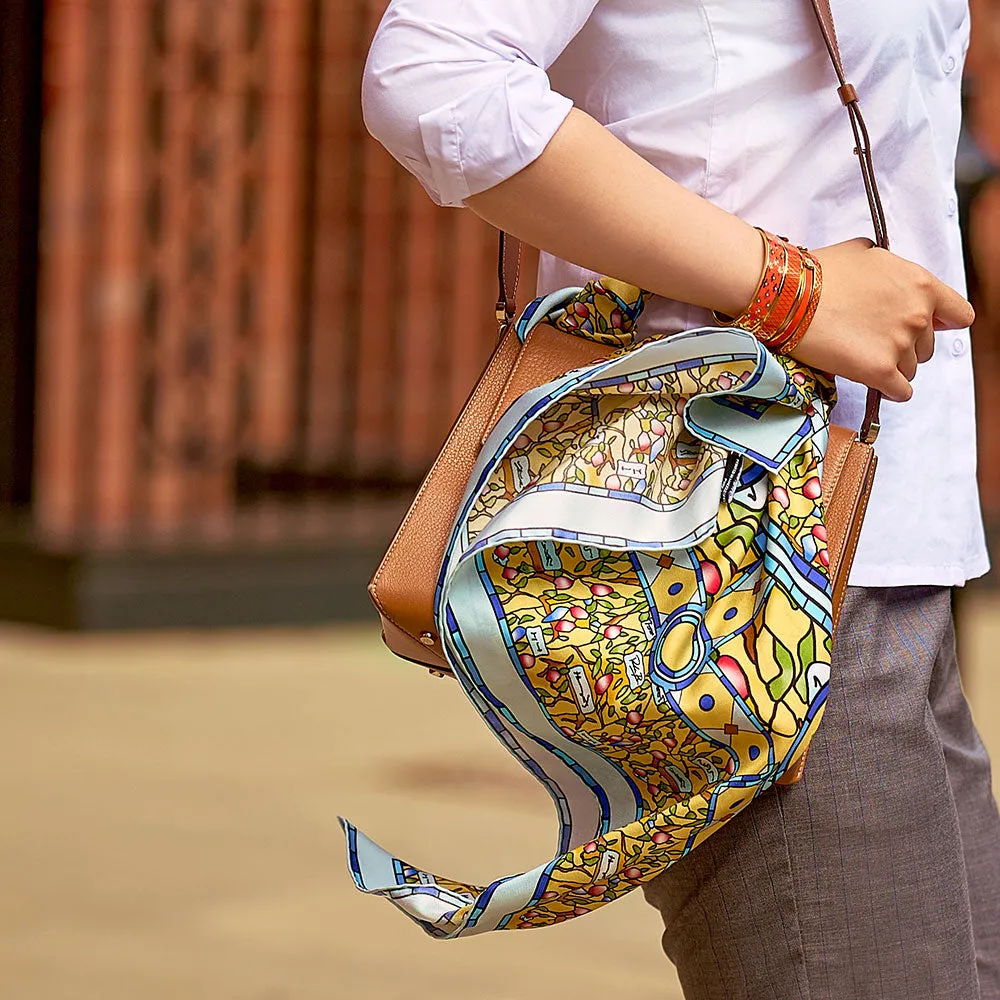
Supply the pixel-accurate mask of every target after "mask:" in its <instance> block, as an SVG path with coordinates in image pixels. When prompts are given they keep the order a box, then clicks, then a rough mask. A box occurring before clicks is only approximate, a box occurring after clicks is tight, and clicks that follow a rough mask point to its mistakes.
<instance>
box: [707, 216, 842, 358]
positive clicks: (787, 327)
mask: <svg viewBox="0 0 1000 1000" xmlns="http://www.w3.org/2000/svg"><path fill="white" fill-rule="evenodd" d="M757 232H758V233H760V235H761V239H762V240H763V241H764V248H765V258H764V269H763V271H762V272H761V276H760V281H759V282H758V283H757V290H756V291H755V292H754V294H753V298H752V299H751V300H750V305H749V306H747V308H746V311H745V312H744V313H743V314H742V315H740V316H737V317H736V318H735V319H734V318H731V317H728V316H723V315H722V314H720V313H718V312H716V313H715V319H716V322H717V323H719V324H720V325H723V326H732V327H737V328H738V329H741V330H746V331H748V332H749V333H752V334H753V335H754V336H755V337H756V338H757V339H758V340H759V341H760V342H761V343H762V344H764V346H765V347H768V348H770V349H771V350H772V351H776V352H780V353H783V354H788V353H790V352H791V351H793V350H795V348H796V347H798V345H799V343H800V342H801V340H802V338H803V337H804V336H805V335H806V331H807V330H808V329H809V324H810V323H812V321H813V317H814V316H815V315H816V308H817V306H818V305H819V297H820V293H821V292H822V290H823V268H822V266H821V265H820V262H819V261H818V260H817V259H816V257H814V256H813V255H812V254H811V253H809V251H808V250H806V249H805V247H797V246H793V245H792V244H791V243H789V241H788V240H786V239H784V238H782V237H779V236H774V235H772V234H771V233H768V232H765V231H764V230H763V229H760V228H759V227H758V228H757Z"/></svg>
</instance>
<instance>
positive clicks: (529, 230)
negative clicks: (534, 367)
mask: <svg viewBox="0 0 1000 1000" xmlns="http://www.w3.org/2000/svg"><path fill="white" fill-rule="evenodd" d="M465 204H467V205H468V206H469V207H470V208H471V209H472V210H473V211H474V212H476V214H478V215H480V216H482V217H483V218H484V219H486V220H487V221H488V222H490V223H492V224H493V225H495V226H498V227H499V228H501V229H504V230H506V231H508V232H510V233H513V234H514V235H515V236H519V237H521V239H523V240H525V241H526V242H528V243H530V244H532V245H533V246H537V247H540V248H541V249H543V250H547V251H548V252H549V253H552V254H554V255H555V256H557V257H560V258H562V259H563V260H569V261H572V262H574V263H576V264H578V265H580V266H581V267H584V268H586V269H587V270H590V271H596V272H598V273H601V274H608V275H611V276H612V277H615V278H620V279H622V280H624V281H628V282H631V283H632V284H635V285H639V286H640V287H642V288H646V289H648V290H649V291H651V292H654V293H656V294H658V295H663V296H665V297H667V298H671V299H678V300H679V301H681V302H691V303H694V304H695V305H700V306H706V307H709V308H712V309H718V310H719V311H721V312H723V313H726V314H728V315H730V316H737V315H739V314H741V313H742V312H743V311H744V310H745V309H746V307H747V305H748V303H749V301H750V299H751V297H752V296H753V294H754V291H755V290H756V288H757V283H758V281H759V280H760V274H761V270H762V267H763V263H764V250H763V244H762V242H761V239H760V237H759V236H758V234H757V233H756V232H755V231H754V229H753V228H752V227H751V226H750V225H748V224H747V223H745V222H743V221H742V220H740V219H738V218H736V216H734V215H730V214H729V213H728V212H726V211H724V210H722V209H720V208H718V207H716V206H715V205H712V204H711V203H710V202H708V201H706V200H705V199H703V198H700V197H699V196H698V195H696V194H694V193H692V192H690V191H688V190H686V189H685V188H683V187H681V186H680V185H678V184H675V183H674V182H673V181H672V180H670V178H669V177H666V176H665V175H664V174H662V173H661V172H660V171H659V170H657V169H656V168H655V167H654V166H652V164H650V163H648V162H646V161H645V160H644V159H642V157H641V156H639V155H638V154H637V153H635V152H634V151H633V150H631V149H629V148H628V147H627V146H626V145H625V144H624V143H622V142H621V141H620V140H619V139H617V138H616V137H615V136H614V135H612V134H611V133H610V132H609V131H608V130H607V129H605V128H604V127H603V126H602V125H600V124H599V123H598V122H596V121H595V120H594V119H593V118H591V117H590V116H589V115H587V114H585V113H584V112H582V111H579V110H578V109H576V108H573V109H572V110H571V111H570V113H569V115H568V117H567V118H566V119H565V120H564V122H563V124H562V125H561V126H560V128H559V129H558V130H557V131H556V133H555V135H554V136H553V137H552V139H551V140H550V141H549V143H548V145H547V146H546V147H545V149H544V150H543V151H542V153H541V155H540V156H538V157H537V159H535V160H534V161H532V162H531V163H529V164H528V166H526V167H524V168H522V169H521V170H520V171H518V172H517V173H516V174H513V175H512V176H510V177H508V178H507V179H506V180H505V181H502V182H501V183H499V184H497V185H495V186H494V187H491V188H488V189H487V190H485V191H480V192H479V193H478V194H475V195H471V196H470V197H468V198H467V199H465ZM815 255H816V257H817V258H818V259H819V260H820V262H821V264H822V270H823V285H822V288H823V291H822V295H821V297H820V300H819V308H818V309H817V311H816V315H815V318H814V319H813V321H812V323H811V324H810V326H809V328H808V330H807V331H806V333H805V336H804V338H803V339H802V340H801V341H800V342H799V344H798V346H796V347H795V348H794V349H792V351H791V353H792V354H793V355H794V356H795V357H796V358H798V359H799V360H801V361H804V362H805V363H806V364H809V365H812V366H813V367H815V368H819V369H821V370H823V371H827V372H833V373H834V374H836V375H843V376H844V377H846V378H849V379H851V380H852V381H855V382H860V383H862V384H864V385H869V386H872V387H874V388H877V389H879V390H881V391H882V392H883V393H884V394H885V395H886V396H887V397H888V398H889V399H893V400H900V401H902V400H906V399H909V398H910V396H911V395H912V392H913V390H912V388H911V387H910V381H911V380H912V379H913V378H914V376H915V375H916V371H917V365H918V364H919V363H920V362H922V361H926V360H928V358H930V356H931V355H932V354H933V352H934V330H935V328H936V329H960V328H962V327H964V326H967V325H969V324H970V323H971V322H972V320H973V318H974V315H975V314H974V313H973V311H972V307H971V306H970V305H969V303H968V302H966V301H965V299H964V298H963V297H962V296H961V295H959V294H958V292H956V291H954V290H953V289H951V288H948V287H947V286H946V285H944V284H942V283H941V282H940V281H939V280H938V279H937V278H935V277H934V275H932V274H930V273H929V272H928V271H926V270H925V269H924V268H922V267H919V266H918V265H916V264H913V263H911V262H910V261H907V260H904V259H903V258H901V257H896V256H894V255H893V254H890V253H888V252H887V251H884V250H880V249H877V248H873V246H872V243H871V241H870V240H867V239H864V238H860V239H857V240H851V241H848V242H847V243H840V244H837V245H836V246H832V247H821V248H819V249H817V250H816V251H815Z"/></svg>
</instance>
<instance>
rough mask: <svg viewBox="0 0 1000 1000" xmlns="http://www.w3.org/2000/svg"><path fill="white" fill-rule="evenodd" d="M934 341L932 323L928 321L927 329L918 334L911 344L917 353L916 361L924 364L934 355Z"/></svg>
mask: <svg viewBox="0 0 1000 1000" xmlns="http://www.w3.org/2000/svg"><path fill="white" fill-rule="evenodd" d="M935 341H936V338H935V336H934V324H933V323H930V324H928V326H927V329H926V330H924V332H923V333H922V334H921V335H920V337H919V339H918V340H917V342H916V344H914V345H913V346H914V350H915V352H916V355H917V361H918V362H919V363H920V364H924V363H925V362H927V361H930V359H931V358H933V357H934V345H935Z"/></svg>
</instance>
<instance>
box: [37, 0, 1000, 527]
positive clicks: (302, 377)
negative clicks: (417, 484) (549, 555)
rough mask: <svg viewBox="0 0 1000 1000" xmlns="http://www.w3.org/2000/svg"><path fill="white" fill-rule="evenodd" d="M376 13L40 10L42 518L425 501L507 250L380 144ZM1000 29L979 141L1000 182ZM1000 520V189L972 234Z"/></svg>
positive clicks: (153, 5) (116, 1)
mask: <svg viewBox="0 0 1000 1000" xmlns="http://www.w3.org/2000/svg"><path fill="white" fill-rule="evenodd" d="M383 8H384V0H48V2H47V3H46V7H45V35H44V45H45V51H44V129H43V154H42V155H43V166H42V210H41V212H42V214H41V248H40V249H41V254H40V258H41V274H40V294H39V313H38V319H39V343H38V367H39V375H38V384H37V405H36V413H37V431H36V441H37V450H36V456H35V474H34V514H35V517H36V519H37V522H38V524H39V526H40V527H42V528H43V529H46V530H49V531H56V532H78V531H80V530H85V531H96V532H98V533H108V534H111V535H119V534H121V533H123V532H127V531H131V530H136V529H139V530H141V529H146V528H150V527H151V528H154V529H163V528H167V529H170V528H175V527H178V526H182V525H184V524H186V523H188V522H190V521H194V520H197V521H203V520H204V519H205V518H210V517H213V516H214V517H222V518H225V517H226V516H227V515H228V514H229V512H231V511H232V510H233V508H234V505H235V504H236V502H237V500H238V498H239V496H240V494H241V492H256V493H258V494H260V493H263V494H265V495H266V494H267V493H268V492H269V491H271V490H276V491H278V492H281V491H285V492H288V491H291V492H294V491H296V490H305V489H308V488H309V487H310V486H314V487H320V488H323V489H326V490H327V491H329V490H331V489H335V488H342V487H349V486H351V485H353V484H365V483H368V484H381V485H386V484H391V483H393V482H401V483H408V482H412V481H414V480H415V479H416V478H418V477H419V475H420V473H421V471H422V470H423V469H424V468H425V467H426V465H427V463H428V462H429V461H430V459H431V458H432V457H433V455H434V453H435V451H436V449H437V447H438V445H439V444H440V441H441V440H442V438H443V436H444V434H445V433H446V431H447V428H448V426H449V425H450V422H451V420H452V418H453V416H454V414H455V413H456V412H457V410H458V408H459V406H460V404H461V402H462V400H463V399H464V398H465V394H466V392H467V390H468V388H469V387H470V385H471V384H472V382H473V380H474V378H475V376H476V374H477V372H478V370H479V368H480V366H481V364H482V362H483V360H484V359H485V357H486V356H487V354H488V352H489V350H490V347H491V344H492V340H493V336H494V329H493V319H492V312H493V309H492V306H493V300H494V295H495V292H494V261H493V254H494V234H493V232H492V231H491V230H490V229H489V228H488V227H486V226H485V225H483V224H482V223H481V222H480V221H479V220H477V219H476V218H475V217H474V216H473V215H472V214H471V213H469V212H456V211H451V210H443V209H439V208H436V207H435V206H434V205H433V204H432V203H431V202H430V200H429V199H428V198H427V196H426V195H425V193H424V192H423V191H422V190H421V189H420V187H419V185H417V183H416V182H415V181H414V180H413V179H412V178H411V177H410V176H409V175H408V174H407V173H406V172H405V171H404V170H402V169H401V168H400V167H399V166H398V165H397V164H396V163H395V162H394V161H393V160H392V159H391V157H389V156H388V154H387V153H386V152H385V151H384V150H383V149H382V148H381V147H380V146H379V145H378V144H377V143H376V142H375V141H374V140H372V139H371V138H370V137H368V136H367V134H366V133H365V131H364V128H363V123H362V122H361V116H360V105H359V96H358V83H359V78H360V72H361V67H362V65H363V61H364V56H365V53H366V51H367V47H368V43H369V40H370V38H371V34H372V32H373V30H374V27H375V25H376V24H377V22H378V19H379V17H380V15H381V13H382V10H383ZM998 10H1000V5H998V3H997V0H973V15H974V17H973V26H974V28H973V46H972V50H971V51H970V56H969V67H970V71H971V72H972V73H974V74H975V76H976V77H977V80H978V84H979V91H978V93H979V97H978V99H977V100H976V102H975V104H974V105H973V107H972V119H971V120H972V124H973V126H974V129H975V132H976V135H977V137H978V139H979V141H980V143H981V144H982V146H983V148H984V149H985V150H986V151H987V152H988V153H990V154H991V155H992V157H993V158H994V160H995V161H997V162H1000V13H998ZM970 232H971V238H972V241H973V245H974V247H975V248H976V253H977V259H978V260H979V262H980V268H979V270H980V277H981V294H980V297H979V301H978V302H977V305H978V308H979V321H978V322H977V325H976V330H975V351H976V363H977V378H978V383H979V405H980V409H981V420H980V427H981V432H980V433H981V447H982V458H981V462H980V470H981V479H982V483H983V493H984V502H985V506H986V508H987V513H988V515H989V516H990V517H991V518H992V519H993V520H995V521H1000V499H997V498H998V497H1000V411H998V407H1000V400H998V397H997V394H996V393H995V392H992V391H990V390H991V388H992V386H994V385H995V384H996V383H997V380H998V377H1000V185H997V184H993V185H992V186H990V187H989V188H988V189H987V190H986V191H985V192H984V193H983V194H982V195H981V196H980V198H979V200H978V203H977V206H976V210H975V213H974V215H973V218H972V224H971V227H970Z"/></svg>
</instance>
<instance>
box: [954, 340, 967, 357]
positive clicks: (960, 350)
mask: <svg viewBox="0 0 1000 1000" xmlns="http://www.w3.org/2000/svg"><path fill="white" fill-rule="evenodd" d="M965 352H966V346H965V341H964V340H963V339H962V338H961V337H956V338H955V339H954V340H953V341H952V342H951V353H952V354H953V355H954V356H955V357H956V358H960V357H961V356H962V355H963V354H965Z"/></svg>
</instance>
